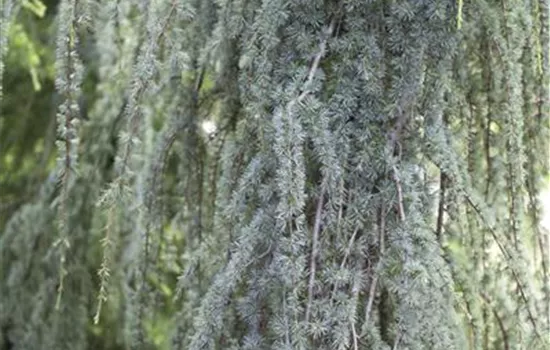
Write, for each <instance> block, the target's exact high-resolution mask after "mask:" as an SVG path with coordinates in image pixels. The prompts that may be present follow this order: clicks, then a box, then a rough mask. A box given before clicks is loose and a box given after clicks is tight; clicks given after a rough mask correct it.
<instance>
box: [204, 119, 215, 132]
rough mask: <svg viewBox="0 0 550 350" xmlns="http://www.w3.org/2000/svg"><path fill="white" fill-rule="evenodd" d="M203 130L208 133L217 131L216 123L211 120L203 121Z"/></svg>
mask: <svg viewBox="0 0 550 350" xmlns="http://www.w3.org/2000/svg"><path fill="white" fill-rule="evenodd" d="M202 130H204V132H205V133H206V134H207V135H210V134H213V133H215V132H216V124H215V123H214V122H213V121H211V120H205V121H203V122H202Z"/></svg>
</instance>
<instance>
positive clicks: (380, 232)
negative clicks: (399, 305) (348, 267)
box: [365, 205, 386, 326]
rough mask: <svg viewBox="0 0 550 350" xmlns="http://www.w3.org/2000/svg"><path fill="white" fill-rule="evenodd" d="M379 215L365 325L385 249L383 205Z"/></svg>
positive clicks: (367, 320)
mask: <svg viewBox="0 0 550 350" xmlns="http://www.w3.org/2000/svg"><path fill="white" fill-rule="evenodd" d="M379 215H380V225H379V227H378V240H379V241H380V254H379V257H378V264H377V269H376V270H375V271H374V277H373V279H372V284H371V285H370V290H369V299H368V301H367V307H366V310H365V324H367V326H368V323H369V317H370V313H371V310H372V304H373V302H374V296H375V295H376V285H377V284H378V271H377V270H379V267H380V266H381V265H382V257H383V256H384V250H385V242H384V237H385V233H386V213H385V210H384V206H383V205H382V206H381V208H380V213H379Z"/></svg>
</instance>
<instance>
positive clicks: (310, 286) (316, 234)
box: [305, 185, 325, 322]
mask: <svg viewBox="0 0 550 350" xmlns="http://www.w3.org/2000/svg"><path fill="white" fill-rule="evenodd" d="M324 196H325V186H324V185H323V186H322V189H321V194H320V195H319V200H318V201H317V212H316V213H315V223H314V225H313V242H312V244H311V260H310V265H309V266H310V268H309V284H308V301H307V308H306V319H305V320H306V322H309V316H310V313H311V303H312V301H313V284H314V283H315V269H316V265H315V258H316V257H317V252H318V249H319V231H320V229H321V214H322V211H323V197H324Z"/></svg>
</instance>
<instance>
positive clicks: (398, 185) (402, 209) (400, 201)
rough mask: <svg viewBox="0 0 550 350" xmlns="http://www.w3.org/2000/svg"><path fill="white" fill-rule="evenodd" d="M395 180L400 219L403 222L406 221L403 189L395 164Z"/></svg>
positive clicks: (393, 175)
mask: <svg viewBox="0 0 550 350" xmlns="http://www.w3.org/2000/svg"><path fill="white" fill-rule="evenodd" d="M392 177H393V181H395V186H396V188H397V205H398V207H397V208H398V212H399V220H401V222H404V221H405V207H404V205H403V189H402V187H401V180H399V176H398V175H397V167H396V166H395V165H394V166H393V174H392Z"/></svg>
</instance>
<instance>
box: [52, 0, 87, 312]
mask: <svg viewBox="0 0 550 350" xmlns="http://www.w3.org/2000/svg"><path fill="white" fill-rule="evenodd" d="M76 6H77V0H65V1H63V2H62V3H61V7H60V24H59V35H58V42H57V61H56V65H57V67H56V68H57V71H58V75H57V78H56V82H55V83H56V88H57V89H58V91H59V92H60V93H61V95H62V96H63V98H64V101H63V103H62V104H61V105H60V106H59V112H58V115H57V121H58V133H59V137H60V138H61V139H62V140H63V141H58V142H57V144H58V148H59V153H60V158H59V161H60V163H61V164H62V165H61V166H60V177H61V194H60V196H61V198H60V202H59V238H58V240H57V241H56V242H55V243H54V246H58V247H59V284H58V288H57V291H58V294H57V300H56V303H55V309H56V310H59V308H60V304H61V295H62V294H63V289H64V280H65V276H66V274H67V270H66V268H65V261H66V252H67V250H68V249H69V248H70V243H69V233H70V223H69V218H70V215H69V184H70V181H71V174H72V173H73V171H74V170H75V169H76V157H77V151H76V147H77V145H78V136H77V130H76V127H77V124H78V115H79V110H78V105H77V103H76V101H77V98H78V96H77V95H78V94H79V93H80V84H81V79H82V72H81V64H80V62H79V59H78V53H77V51H76V48H77V44H78V37H77V35H76V28H77V14H76Z"/></svg>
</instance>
